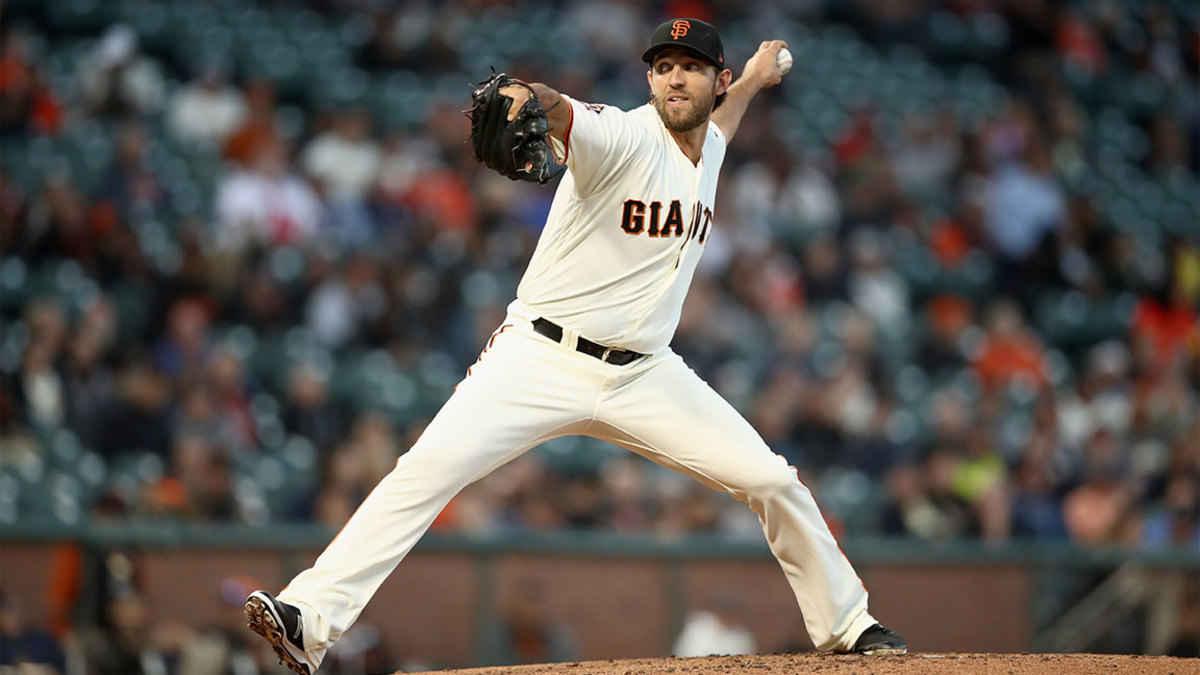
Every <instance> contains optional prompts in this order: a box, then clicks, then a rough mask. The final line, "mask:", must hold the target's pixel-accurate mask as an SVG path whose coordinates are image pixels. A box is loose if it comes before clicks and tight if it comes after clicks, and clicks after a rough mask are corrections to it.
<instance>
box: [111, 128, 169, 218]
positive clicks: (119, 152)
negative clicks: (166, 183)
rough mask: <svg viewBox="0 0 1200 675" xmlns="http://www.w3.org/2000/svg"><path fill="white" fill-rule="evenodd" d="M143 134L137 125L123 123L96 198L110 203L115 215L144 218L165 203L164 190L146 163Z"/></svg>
mask: <svg viewBox="0 0 1200 675" xmlns="http://www.w3.org/2000/svg"><path fill="white" fill-rule="evenodd" d="M146 133H147V132H146V128H145V127H144V126H142V125H141V124H140V123H127V124H125V125H124V126H122V128H121V131H120V134H119V135H118V136H117V148H116V153H115V154H114V156H113V162H112V164H111V165H110V166H109V168H108V171H107V175H106V176H105V178H104V183H103V185H102V187H101V189H100V198H101V199H102V200H107V201H109V202H112V203H113V205H114V206H115V207H116V208H117V210H118V212H119V213H127V214H131V215H142V216H145V215H148V214H153V213H154V211H155V210H156V209H158V208H160V207H162V206H164V205H165V204H166V203H167V192H166V189H165V188H164V187H163V185H162V183H161V182H159V179H158V177H157V175H156V173H157V172H155V171H154V170H153V169H152V167H151V166H150V165H149V163H148V161H147V159H146V144H147V138H146Z"/></svg>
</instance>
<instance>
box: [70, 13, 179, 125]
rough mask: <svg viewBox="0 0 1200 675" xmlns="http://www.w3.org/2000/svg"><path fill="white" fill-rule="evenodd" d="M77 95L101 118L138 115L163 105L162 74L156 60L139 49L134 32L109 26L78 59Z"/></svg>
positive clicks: (118, 26) (155, 109) (119, 25)
mask: <svg viewBox="0 0 1200 675" xmlns="http://www.w3.org/2000/svg"><path fill="white" fill-rule="evenodd" d="M78 76H79V96H80V99H81V101H82V102H83V105H84V107H85V108H86V109H87V111H88V112H90V113H92V114H95V115H99V116H102V117H141V116H143V115H148V114H150V113H153V112H156V111H158V109H159V107H160V106H161V105H162V98H163V77H162V72H161V70H160V68H159V65H158V63H157V62H155V61H154V60H153V59H151V58H149V57H147V56H145V55H143V54H142V53H141V52H140V46H139V44H138V36H137V33H136V32H134V30H133V29H132V28H130V27H129V26H126V25H125V24H113V25H112V26H109V27H108V29H107V30H106V31H105V32H104V34H103V35H102V36H100V39H99V40H98V41H97V42H96V46H95V47H94V48H93V49H92V53H91V54H89V55H88V56H87V57H86V58H83V59H81V60H80V65H79V72H78Z"/></svg>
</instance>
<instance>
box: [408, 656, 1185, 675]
mask: <svg viewBox="0 0 1200 675" xmlns="http://www.w3.org/2000/svg"><path fill="white" fill-rule="evenodd" d="M433 673H437V674H438V675H666V674H668V673H670V674H673V675H707V674H708V673H712V674H713V675H784V674H787V675H792V674H797V675H799V674H802V673H819V674H820V675H851V674H852V673H853V674H854V675H927V674H932V675H951V674H954V675H959V674H965V675H976V674H980V673H986V674H989V675H991V674H993V673H994V674H996V675H1008V674H1009V673H1013V674H1015V675H1024V674H1026V673H1029V674H1031V675H1098V674H1100V673H1106V674H1107V673H1122V674H1123V673H1133V674H1135V675H1143V674H1151V673H1153V674H1154V675H1200V659H1182V658H1173V657H1168V656H1127V655H1110V654H908V655H906V656H887V657H871V656H849V655H844V654H772V655H763V656H710V657H706V658H695V659H676V658H668V659H628V660H621V661H580V662H573V663H548V664H541V665H532V666H500V667H493V668H469V669H466V670H438V671H429V675H432V674H433ZM409 675H412V674H409Z"/></svg>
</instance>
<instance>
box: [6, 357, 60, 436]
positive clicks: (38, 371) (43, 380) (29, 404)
mask: <svg viewBox="0 0 1200 675" xmlns="http://www.w3.org/2000/svg"><path fill="white" fill-rule="evenodd" d="M56 358H57V354H56V353H55V351H54V345H53V344H46V343H41V342H34V343H32V344H30V345H29V346H28V347H27V348H26V349H25V353H24V355H23V356H22V358H21V371H20V375H19V377H18V378H17V380H16V389H15V392H16V395H17V401H18V402H20V404H21V407H22V410H23V413H24V420H25V422H26V423H27V424H28V425H29V426H31V427H33V428H34V429H39V430H43V431H48V430H51V429H55V428H57V427H58V426H59V425H60V424H62V422H63V420H64V419H65V417H66V413H67V410H66V408H67V401H66V392H65V391H64V387H63V381H62V378H61V377H60V376H59V373H58V369H57V368H56V367H55V359H56Z"/></svg>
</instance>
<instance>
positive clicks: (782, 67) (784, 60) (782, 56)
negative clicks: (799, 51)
mask: <svg viewBox="0 0 1200 675" xmlns="http://www.w3.org/2000/svg"><path fill="white" fill-rule="evenodd" d="M775 63H777V64H779V72H781V73H782V74H784V75H787V73H788V71H789V70H791V69H792V53H791V52H789V51H788V48H787V47H784V48H782V49H780V50H779V54H778V55H777V56H776V57H775Z"/></svg>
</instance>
